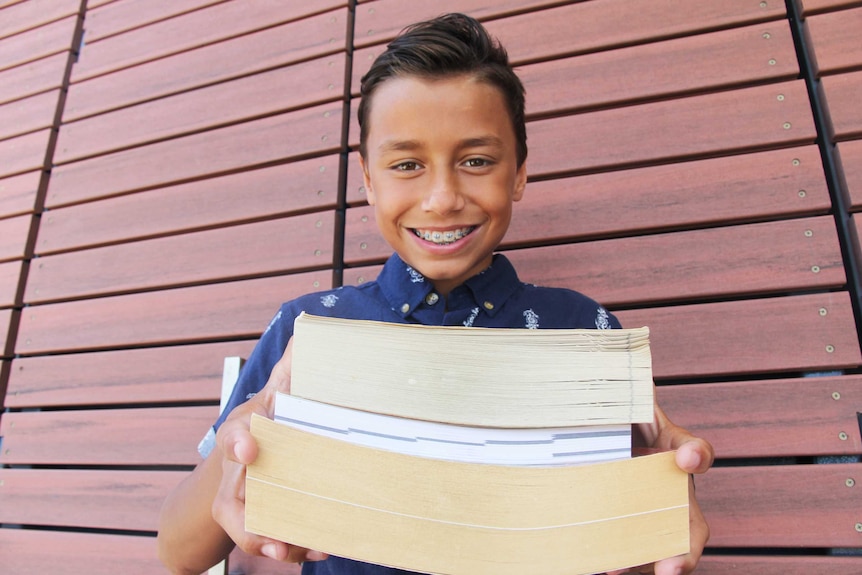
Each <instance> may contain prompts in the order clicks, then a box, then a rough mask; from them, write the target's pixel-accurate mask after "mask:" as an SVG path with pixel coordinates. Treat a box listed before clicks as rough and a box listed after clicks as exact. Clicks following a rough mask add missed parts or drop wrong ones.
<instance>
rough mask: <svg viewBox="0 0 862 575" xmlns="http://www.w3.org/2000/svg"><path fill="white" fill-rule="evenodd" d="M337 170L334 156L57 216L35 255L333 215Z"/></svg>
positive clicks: (42, 232) (46, 224)
mask: <svg viewBox="0 0 862 575" xmlns="http://www.w3.org/2000/svg"><path fill="white" fill-rule="evenodd" d="M338 169H339V158H338V156H337V155H330V156H324V157H321V158H314V159H311V160H305V161H301V162H293V163H290V164H281V165H278V166H274V167H271V168H263V169H260V170H252V171H248V172H239V173H237V174H231V175H228V176H223V177H220V178H214V179H208V180H201V181H197V182H192V183H189V184H183V185H180V186H172V187H168V188H159V189H155V190H151V191H148V192H143V193H137V194H130V195H127V196H119V197H116V198H111V199H107V200H102V201H100V202H90V203H86V204H78V205H74V206H69V207H66V208H60V209H55V210H51V211H49V212H48V213H46V214H45V215H44V216H43V217H42V221H41V224H40V227H39V236H38V238H37V241H36V253H38V254H42V255H44V254H49V253H52V252H57V251H64V250H69V249H72V248H81V247H92V246H97V245H103V244H109V243H114V242H120V241H128V240H130V239H143V238H147V237H155V236H160V235H166V234H169V233H177V232H181V231H192V230H195V229H203V228H208V227H214V226H217V225H223V224H226V223H229V222H242V221H250V220H256V219H262V218H270V217H278V216H285V215H288V214H291V213H296V212H298V211H305V210H310V209H316V210H324V209H332V208H334V207H335V205H336V195H337V190H338ZM0 185H2V180H0Z"/></svg>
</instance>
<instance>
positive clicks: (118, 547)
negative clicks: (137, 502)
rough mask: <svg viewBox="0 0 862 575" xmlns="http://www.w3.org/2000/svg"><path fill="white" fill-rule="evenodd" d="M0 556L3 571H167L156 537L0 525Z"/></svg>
mask: <svg viewBox="0 0 862 575" xmlns="http://www.w3.org/2000/svg"><path fill="white" fill-rule="evenodd" d="M0 557H2V558H3V573H4V575H32V574H33V573H53V574H54V575H79V574H82V573H87V574H88V575H116V574H117V573H123V574H124V575H152V574H153V573H160V572H163V571H164V566H163V565H162V564H161V562H160V561H159V559H158V553H157V546H156V538H155V537H137V536H131V535H106V534H96V533H69V532H61V531H31V530H23V529H0ZM94 557H98V561H94V560H93V558H94Z"/></svg>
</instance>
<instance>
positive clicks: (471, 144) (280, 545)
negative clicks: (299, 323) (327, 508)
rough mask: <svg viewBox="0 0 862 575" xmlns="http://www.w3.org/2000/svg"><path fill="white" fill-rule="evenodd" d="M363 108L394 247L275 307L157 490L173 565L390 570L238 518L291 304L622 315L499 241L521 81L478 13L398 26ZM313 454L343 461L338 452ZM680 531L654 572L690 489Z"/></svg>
mask: <svg viewBox="0 0 862 575" xmlns="http://www.w3.org/2000/svg"><path fill="white" fill-rule="evenodd" d="M359 120H360V126H361V134H360V141H361V146H360V164H361V168H362V172H363V177H364V181H365V188H366V191H367V195H368V201H369V203H370V204H371V205H372V206H373V207H374V211H375V217H376V220H377V225H378V226H379V228H380V231H381V233H382V234H383V237H384V238H385V239H386V241H387V242H388V243H389V244H390V246H391V247H392V248H393V250H394V251H395V254H394V255H393V256H392V257H391V258H390V259H389V260H388V261H387V263H386V265H385V266H384V268H383V270H382V272H381V273H380V276H379V277H378V278H377V280H376V281H374V282H369V283H367V284H364V285H362V286H358V287H345V288H340V289H335V290H330V291H327V292H322V293H316V294H309V295H306V296H303V297H300V298H298V299H296V300H293V301H291V302H288V303H286V304H284V305H283V306H282V308H281V310H279V312H278V313H277V314H276V316H275V318H274V319H273V321H272V323H271V324H270V326H269V327H268V328H267V330H266V332H265V333H264V334H263V336H262V337H261V340H260V342H259V343H258V345H257V347H256V348H255V351H254V352H253V353H252V355H251V356H250V357H249V361H248V363H247V365H246V366H245V368H244V369H243V372H242V374H241V377H240V380H239V381H238V383H237V386H236V389H235V391H234V394H233V397H232V398H231V401H230V403H229V405H228V407H227V409H225V412H224V414H223V415H222V417H221V418H220V419H219V421H218V422H216V425H215V426H214V428H215V429H218V432H217V434H214V437H215V441H214V442H213V444H212V450H211V452H210V453H205V454H204V455H205V456H206V458H205V460H204V461H203V462H202V463H201V464H200V465H199V466H198V467H197V468H196V469H195V471H194V472H193V473H192V474H191V475H190V476H189V477H188V478H187V479H186V480H185V481H184V482H183V483H182V484H181V485H180V486H178V487H177V489H176V490H175V491H174V492H173V493H172V494H171V495H170V496H169V497H168V499H167V500H166V502H165V506H164V508H163V511H162V517H161V523H160V530H159V549H160V554H161V557H162V559H163V561H164V562H165V563H166V564H167V565H168V566H169V567H170V568H171V569H172V571H173V572H175V573H200V572H201V571H203V570H205V569H206V568H208V567H209V566H210V565H212V564H215V563H217V562H218V561H219V560H220V559H221V558H223V557H224V556H226V555H227V554H228V553H229V552H230V550H231V548H232V547H233V545H234V544H236V545H239V546H240V547H241V548H242V549H243V550H244V551H246V552H247V553H250V554H253V555H264V556H267V557H271V558H274V559H277V560H282V561H305V563H304V565H303V574H305V575H323V574H331V575H377V574H382V573H397V572H400V571H398V570H393V569H389V568H385V567H380V566H376V565H369V564H365V563H360V562H356V561H351V560H348V559H343V558H338V557H329V558H327V557H326V556H325V555H323V554H321V553H319V552H317V551H308V550H305V549H301V548H298V547H295V546H292V545H289V542H287V543H285V542H279V541H273V540H270V539H267V538H263V537H259V536H256V535H252V534H249V533H246V532H245V530H244V528H243V509H244V497H243V479H244V475H245V465H247V464H248V463H250V462H252V461H253V460H254V459H255V456H256V454H257V447H256V445H255V443H254V440H253V439H252V437H251V435H250V434H249V432H248V425H249V419H250V417H251V414H252V413H260V414H265V415H271V412H272V397H273V395H274V393H275V391H276V390H279V389H280V390H286V389H288V388H289V382H290V349H291V346H290V338H291V336H292V330H293V320H294V318H295V317H296V316H297V315H298V314H299V313H301V312H302V311H306V312H308V313H312V314H316V315H329V316H336V317H343V318H349V319H371V320H381V321H389V322H397V323H421V324H426V325H465V326H475V327H509V328H531V329H537V328H618V327H620V326H619V323H618V321H617V320H616V318H614V317H613V315H611V314H609V313H608V312H607V311H606V310H605V309H604V308H603V307H602V306H600V305H599V304H597V303H596V302H594V301H593V300H591V299H589V298H587V297H586V296H584V295H582V294H579V293H577V292H574V291H571V290H565V289H558V288H544V287H538V286H533V285H529V284H525V283H523V282H521V281H520V280H519V279H518V277H517V274H516V273H515V270H514V268H513V267H512V265H511V264H510V263H509V261H508V260H507V259H506V258H505V257H504V256H502V255H500V254H494V250H495V249H496V248H497V246H498V245H499V244H500V242H501V241H502V239H503V237H504V236H505V233H506V230H507V229H508V226H509V221H510V219H511V215H512V209H513V204H514V202H517V201H518V200H520V199H521V197H522V196H523V194H524V189H525V186H526V181H527V171H526V163H525V162H526V157H527V145H526V129H525V125H524V92H523V87H522V86H521V83H520V81H519V80H518V78H517V76H516V75H515V73H514V71H513V70H512V68H511V66H510V65H509V63H508V58H507V56H506V52H505V50H503V49H502V47H500V46H499V44H497V43H496V42H495V41H494V40H493V39H491V38H490V37H489V36H488V35H487V32H486V31H485V30H484V28H483V27H482V26H481V25H480V24H479V23H478V22H476V21H475V20H473V19H472V18H469V17H466V16H463V15H458V14H451V15H447V16H443V17H440V18H437V19H434V20H432V21H429V22H425V23H420V24H417V25H415V26H412V27H410V28H408V29H407V30H406V31H405V32H404V33H402V34H401V35H400V36H399V37H398V38H397V39H396V40H394V41H393V42H392V43H391V44H390V45H389V47H388V48H387V50H386V52H385V53H384V54H382V55H381V56H380V57H378V59H377V60H376V61H375V63H374V64H373V66H372V68H371V70H370V71H369V73H368V74H367V75H366V76H365V77H363V82H362V103H361V106H360V109H359ZM640 432H641V434H642V435H643V437H644V439H645V441H646V442H647V444H648V445H649V446H651V447H653V448H657V449H662V450H669V449H677V450H678V451H677V456H676V460H677V464H678V465H679V466H680V467H681V468H683V469H684V470H685V471H687V472H689V473H702V472H704V471H706V470H707V469H708V468H709V466H710V465H711V463H712V459H713V454H712V449H711V447H710V446H709V444H707V443H706V442H705V441H703V440H701V439H697V438H694V437H692V436H691V435H690V434H688V432H686V431H685V430H683V429H681V428H679V427H677V426H675V425H673V424H672V423H671V422H670V421H668V420H667V418H666V417H665V415H664V414H663V412H662V411H661V409H660V408H658V407H656V416H655V421H654V422H653V423H652V424H651V425H644V426H641V428H640ZM321 465H326V466H328V467H330V468H331V469H332V472H333V473H338V472H339V468H338V462H337V461H322V462H321ZM357 481H361V478H357ZM285 512H286V513H289V510H285ZM691 534H692V540H691V552H690V553H689V554H687V555H685V556H681V557H675V558H671V559H668V560H665V561H662V562H659V563H657V564H656V565H655V566H654V569H655V573H659V574H671V573H674V574H677V573H689V572H691V570H693V569H694V567H695V565H696V564H697V562H698V560H699V558H700V554H701V552H702V550H703V547H704V545H705V543H706V540H707V538H708V529H707V527H706V523H705V521H704V520H703V517H702V515H701V514H700V511H699V508H698V506H697V502H696V500H694V497H693V494H692V499H691ZM440 552H441V553H445V552H446V550H445V549H441V550H440ZM644 569H645V570H643V571H641V572H650V571H651V570H652V569H653V566H647V567H645V568H644Z"/></svg>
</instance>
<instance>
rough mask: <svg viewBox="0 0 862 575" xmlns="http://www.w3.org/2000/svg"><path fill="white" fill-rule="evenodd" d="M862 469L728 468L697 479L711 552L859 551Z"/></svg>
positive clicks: (850, 466) (856, 466)
mask: <svg viewBox="0 0 862 575" xmlns="http://www.w3.org/2000/svg"><path fill="white" fill-rule="evenodd" d="M860 474H862V465H860V464H835V465H790V466H784V465H775V466H769V467H725V468H715V469H712V470H710V471H709V472H707V473H706V475H703V476H701V477H698V478H697V498H698V501H699V502H700V504H701V507H702V508H703V510H704V514H705V515H706V517H707V520H708V521H709V528H710V538H709V545H710V546H711V547H758V546H764V547H770V546H776V547H855V546H857V545H859V532H858V531H857V530H856V524H857V523H858V522H859V514H858V509H859V506H858V501H859V493H858V490H859V487H858V486H856V485H854V486H853V487H848V486H847V484H846V483H845V482H846V481H847V479H848V478H855V480H856V481H857V482H858V478H859V477H860Z"/></svg>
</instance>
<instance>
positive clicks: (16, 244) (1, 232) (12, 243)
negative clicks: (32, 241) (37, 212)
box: [0, 216, 33, 261]
mask: <svg viewBox="0 0 862 575" xmlns="http://www.w3.org/2000/svg"><path fill="white" fill-rule="evenodd" d="M32 219H33V218H32V216H18V217H15V218H7V219H5V220H0V261H9V260H16V259H22V258H23V257H24V255H25V254H24V251H25V248H26V246H27V238H28V237H29V236H30V222H31V221H32Z"/></svg>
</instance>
